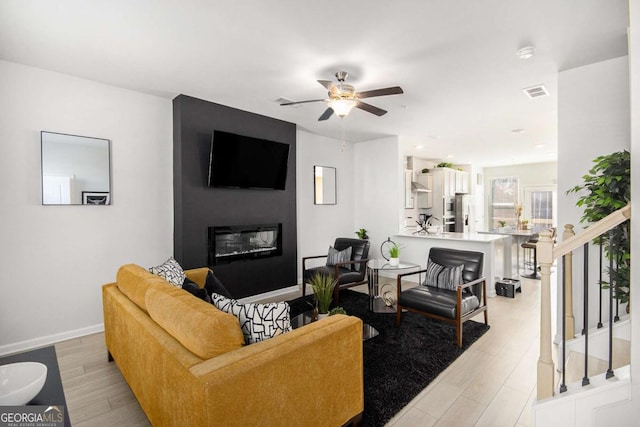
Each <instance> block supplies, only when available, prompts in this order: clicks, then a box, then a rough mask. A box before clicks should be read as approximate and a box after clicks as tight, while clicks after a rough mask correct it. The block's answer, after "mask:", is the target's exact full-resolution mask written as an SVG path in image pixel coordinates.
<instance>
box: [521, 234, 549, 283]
mask: <svg viewBox="0 0 640 427" xmlns="http://www.w3.org/2000/svg"><path fill="white" fill-rule="evenodd" d="M549 231H550V232H551V240H553V242H554V243H555V242H556V232H557V229H556V227H551V228H549ZM537 244H538V234H537V233H536V234H534V235H533V236H531V239H529V240H527V241H526V242H524V243H523V244H522V245H520V246H521V247H522V249H529V250H531V251H533V262H532V263H531V262H529V263H527V262H525V263H524V265H525V267H526V266H527V265H530V266H531V268H532V269H533V272H532V273H531V274H523V275H522V277H527V278H529V279H537V280H540V275H539V274H538V251H537V250H536V249H537ZM529 256H531V253H530V254H529ZM523 258H524V257H523Z"/></svg>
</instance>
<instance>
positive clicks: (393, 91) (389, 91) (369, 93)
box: [358, 86, 404, 98]
mask: <svg viewBox="0 0 640 427" xmlns="http://www.w3.org/2000/svg"><path fill="white" fill-rule="evenodd" d="M401 93H404V91H403V90H402V88H401V87H400V86H393V87H386V88H384V89H374V90H366V91H364V92H358V98H372V97H374V96H384V95H399V94H401Z"/></svg>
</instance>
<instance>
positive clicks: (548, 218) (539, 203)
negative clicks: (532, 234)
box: [524, 186, 557, 229]
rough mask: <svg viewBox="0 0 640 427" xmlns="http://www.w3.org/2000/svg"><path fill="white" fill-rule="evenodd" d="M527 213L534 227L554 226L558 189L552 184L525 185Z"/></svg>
mask: <svg viewBox="0 0 640 427" xmlns="http://www.w3.org/2000/svg"><path fill="white" fill-rule="evenodd" d="M524 198H525V204H526V206H525V212H526V213H525V215H526V216H528V217H529V218H531V225H532V226H533V227H534V229H543V228H549V227H553V224H554V210H555V206H556V199H557V196H556V191H555V187H552V186H537V187H525V188H524Z"/></svg>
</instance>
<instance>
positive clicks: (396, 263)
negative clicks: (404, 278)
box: [389, 258, 400, 267]
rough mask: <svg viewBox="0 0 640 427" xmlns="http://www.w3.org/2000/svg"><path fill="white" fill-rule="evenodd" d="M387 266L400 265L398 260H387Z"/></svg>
mask: <svg viewBox="0 0 640 427" xmlns="http://www.w3.org/2000/svg"><path fill="white" fill-rule="evenodd" d="M389 265H391V266H392V267H397V266H399V265H400V258H389Z"/></svg>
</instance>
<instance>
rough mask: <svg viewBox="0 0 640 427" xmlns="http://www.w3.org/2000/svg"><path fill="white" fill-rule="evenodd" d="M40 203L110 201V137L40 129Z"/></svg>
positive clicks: (75, 203)
mask: <svg viewBox="0 0 640 427" xmlns="http://www.w3.org/2000/svg"><path fill="white" fill-rule="evenodd" d="M40 141H41V148H42V204H43V205H110V204H111V141H109V140H108V139H101V138H91V137H86V136H77V135H66V134H62V133H54V132H45V131H43V132H41V133H40Z"/></svg>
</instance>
